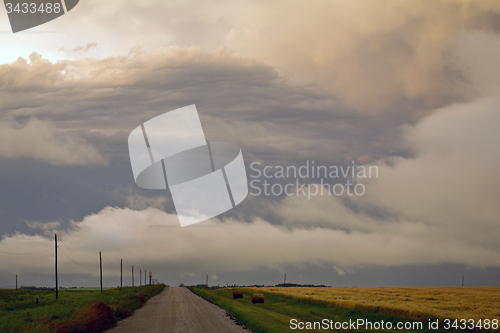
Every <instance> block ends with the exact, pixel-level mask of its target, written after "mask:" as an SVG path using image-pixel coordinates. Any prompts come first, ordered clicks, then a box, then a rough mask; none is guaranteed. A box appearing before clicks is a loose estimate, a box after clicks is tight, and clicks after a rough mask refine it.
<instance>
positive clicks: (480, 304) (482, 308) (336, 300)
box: [255, 287, 500, 320]
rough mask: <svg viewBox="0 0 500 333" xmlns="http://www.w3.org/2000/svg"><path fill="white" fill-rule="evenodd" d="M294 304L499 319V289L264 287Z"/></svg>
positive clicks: (406, 314)
mask: <svg viewBox="0 0 500 333" xmlns="http://www.w3.org/2000/svg"><path fill="white" fill-rule="evenodd" d="M255 290H259V291H265V292H272V293H278V294H282V295H287V296H290V297H292V298H293V299H296V300H317V301H320V302H321V303H324V304H327V305H333V306H340V307H346V308H352V309H358V310H366V311H376V312H382V313H388V314H392V315H397V316H404V317H406V318H411V319H415V320H422V319H423V318H429V317H436V318H449V319H475V320H478V319H500V287H354V288H321V287H314V288H307V287H285V288H283V287H264V288H255Z"/></svg>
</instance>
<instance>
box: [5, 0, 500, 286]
mask: <svg viewBox="0 0 500 333" xmlns="http://www.w3.org/2000/svg"><path fill="white" fill-rule="evenodd" d="M499 53H500V3H499V2H498V1H496V0H495V1H481V2H477V1H472V0H471V1H459V0H457V1H444V0H441V1H436V0H428V1H422V0H415V1H404V2H402V1H396V0H394V1H388V0H378V1H367V0H364V1H356V0H355V1H343V0H342V1H341V0H338V1H336V0H313V1H296V0H272V1H250V0H238V1H229V0H215V1H203V2H199V1H194V0H192V1H189V0H185V1H181V0H176V1H163V0H161V1H160V0H147V1H145V0H141V1H138V0H127V1H125V0H123V1H122V0H120V1H104V0H86V1H81V2H80V3H79V4H78V6H77V7H75V9H73V10H72V11H71V12H69V13H68V14H66V15H64V16H62V17H60V18H58V19H56V20H54V21H52V22H49V23H47V24H45V25H42V26H39V27H35V28H32V29H30V30H27V31H24V32H20V33H16V34H13V33H12V32H11V30H10V24H9V20H8V17H7V14H6V12H5V11H4V10H3V8H2V9H1V10H0V142H1V144H0V189H1V190H0V237H1V238H0V287H9V286H13V285H14V281H15V275H16V274H17V275H18V276H19V284H22V285H37V286H53V268H54V267H53V266H54V265H53V264H54V258H53V255H54V253H53V238H54V233H57V234H58V238H59V240H60V244H59V245H60V247H59V272H60V275H61V278H60V285H62V286H96V285H98V281H99V280H98V274H99V260H98V252H99V251H102V253H103V254H104V265H103V268H104V283H105V285H106V286H116V285H117V284H119V262H120V259H123V261H124V276H125V277H126V278H125V279H124V283H125V284H130V283H131V281H130V270H131V266H132V265H134V267H135V271H136V281H138V277H139V275H138V271H139V270H148V271H153V274H154V276H155V277H156V278H158V279H159V280H160V281H161V282H164V283H167V284H170V285H176V284H179V283H185V284H197V283H204V282H205V278H206V275H207V274H209V276H210V283H211V284H224V285H225V284H226V283H229V284H233V283H236V284H268V285H271V284H277V283H281V282H282V279H283V274H284V273H287V281H288V282H292V283H302V284H306V283H307V284H308V283H311V284H325V285H333V286H355V285H357V286H363V285H366V286H371V285H460V284H461V280H462V276H463V275H464V276H465V281H466V284H468V285H498V283H499V281H500V245H499V243H498V239H499V237H500V230H499V228H498V227H499V224H500V190H499V189H500V174H499V172H498V171H499V167H500V146H499V144H498V143H499V142H500V131H499V130H498V128H499V126H500V112H499V108H500V94H499V92H500V60H499V58H498V54H499ZM191 104H196V106H197V108H198V113H199V116H200V119H201V123H202V126H203V130H204V132H205V135H206V137H207V139H208V140H209V141H228V142H233V143H236V144H238V145H239V146H240V147H241V148H242V151H243V157H244V160H245V164H246V169H247V175H248V179H249V181H251V180H254V179H258V180H259V181H263V180H266V179H265V178H263V177H260V178H255V177H256V176H257V175H256V171H254V170H253V169H252V168H251V167H250V166H251V164H252V163H255V162H257V163H258V164H254V165H259V168H260V169H262V168H263V167H265V166H270V167H273V168H274V169H273V170H275V169H276V167H277V166H283V167H287V166H288V167H293V166H295V167H297V168H298V167H300V166H303V165H306V164H307V163H312V161H314V163H315V164H316V165H323V166H327V167H330V166H338V167H343V168H347V167H353V166H358V167H360V166H366V167H368V166H376V167H377V168H378V177H372V178H370V179H353V177H351V176H350V175H347V176H346V177H340V178H328V179H323V181H325V182H326V183H328V184H329V185H334V184H336V183H340V184H344V183H345V182H346V181H351V182H353V183H362V184H363V186H364V188H365V190H366V191H365V193H364V194H363V195H353V196H350V195H347V194H346V193H344V194H343V195H338V196H337V195H327V194H325V195H315V196H312V197H308V196H307V195H303V194H301V192H296V195H291V196H286V195H279V196H273V195H270V196H266V195H264V194H261V195H249V196H248V197H247V198H246V199H245V201H243V202H242V203H241V204H240V205H238V206H237V207H236V208H235V209H233V210H231V211H229V212H227V213H224V214H222V215H219V216H218V217H217V218H213V219H211V220H209V221H206V222H203V223H200V224H198V225H194V226H192V227H186V228H180V226H179V221H178V218H177V215H176V211H175V207H174V204H173V202H172V199H171V196H170V194H169V192H168V191H155V190H144V189H141V188H139V187H138V186H137V185H136V184H135V182H134V179H133V175H132V170H131V165H130V159H129V155H128V146H127V137H128V134H129V133H130V132H131V131H132V130H133V129H134V128H136V127H137V126H139V125H140V124H141V123H143V122H145V121H147V120H149V119H151V118H153V117H155V116H157V115H160V114H162V113H165V112H167V111H171V110H174V109H176V108H180V107H183V106H186V105H191ZM355 178H356V177H355ZM267 181H268V182H269V183H270V184H278V185H280V184H281V185H285V184H288V183H294V184H296V181H297V179H295V178H293V177H288V178H286V179H282V178H276V177H275V178H271V179H267ZM299 181H300V184H306V186H308V185H312V186H315V184H317V183H320V182H321V179H319V178H318V177H308V178H301V179H299ZM251 192H252V191H251ZM253 192H255V191H253Z"/></svg>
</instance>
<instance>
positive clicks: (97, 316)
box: [0, 285, 165, 333]
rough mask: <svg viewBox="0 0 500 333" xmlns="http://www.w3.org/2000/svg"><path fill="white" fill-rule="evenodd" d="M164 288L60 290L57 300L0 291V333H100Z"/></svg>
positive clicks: (39, 293) (38, 293)
mask: <svg viewBox="0 0 500 333" xmlns="http://www.w3.org/2000/svg"><path fill="white" fill-rule="evenodd" d="M164 288H165V285H154V286H142V287H124V288H121V289H120V288H113V289H108V290H104V291H103V292H102V294H101V293H100V292H99V291H94V290H82V289H69V290H60V291H59V299H58V300H56V299H55V292H54V291H53V290H0V332H16V333H17V332H37V333H38V332H47V333H49V332H50V333H52V332H53V333H66V332H68V333H69V332H72V333H76V332H102V331H103V330H105V329H108V328H111V327H113V326H114V325H115V324H116V322H117V321H118V320H120V319H123V318H125V317H128V316H130V315H131V314H132V312H134V311H135V310H136V309H138V308H140V307H141V306H142V305H143V304H144V303H145V302H146V301H147V300H148V299H149V298H151V297H152V296H154V295H156V294H158V293H160V292H161V291H162V290H163V289H164ZM37 298H38V304H36V299H37Z"/></svg>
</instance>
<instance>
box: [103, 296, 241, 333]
mask: <svg viewBox="0 0 500 333" xmlns="http://www.w3.org/2000/svg"><path fill="white" fill-rule="evenodd" d="M106 332H107V333H137V332H148V333H154V332H161V333H169V332H175V333H181V332H182V333H226V332H227V333H243V332H245V333H251V332H250V331H249V330H247V329H245V328H243V327H242V326H241V325H237V324H236V322H234V321H233V320H232V319H231V318H230V317H229V316H228V315H227V313H226V311H224V310H223V309H221V308H219V307H218V306H216V305H214V304H212V303H210V302H208V301H206V300H204V299H203V298H201V297H199V296H196V295H195V294H193V293H192V292H191V291H190V290H189V289H187V288H178V287H168V288H165V289H164V290H163V291H162V292H161V293H160V294H159V295H156V296H155V297H153V298H151V299H150V300H149V301H148V302H147V303H146V304H145V305H144V306H143V307H142V308H140V309H139V310H137V311H136V312H135V313H134V314H133V315H132V316H130V317H128V318H126V319H124V320H122V321H120V322H118V326H116V327H115V328H113V329H111V330H107V331H106Z"/></svg>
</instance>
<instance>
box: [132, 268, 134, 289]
mask: <svg viewBox="0 0 500 333" xmlns="http://www.w3.org/2000/svg"><path fill="white" fill-rule="evenodd" d="M133 286H134V266H133V265H132V287H133Z"/></svg>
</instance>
